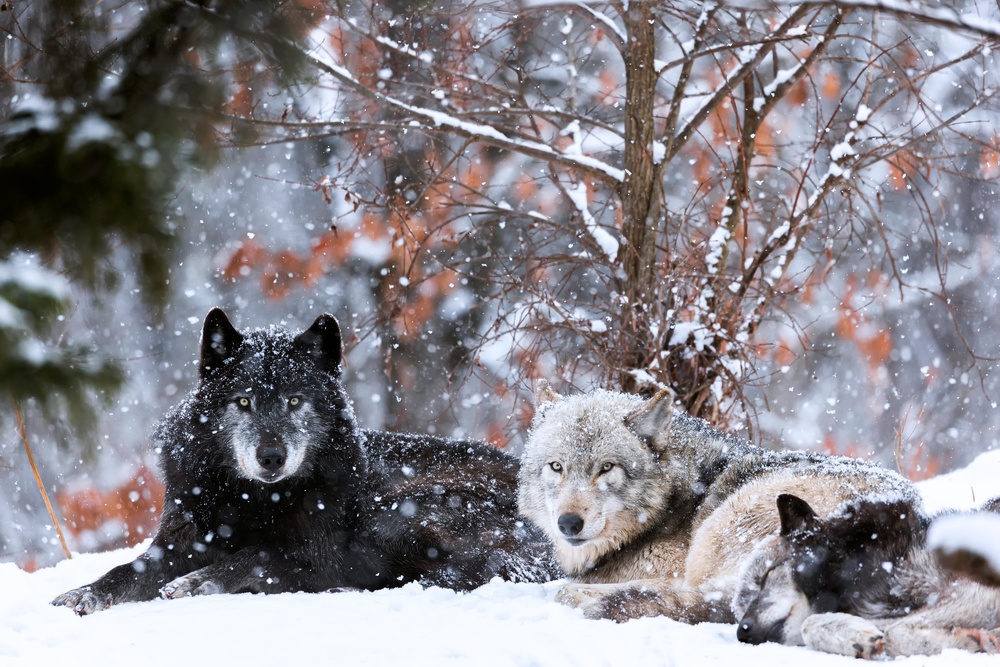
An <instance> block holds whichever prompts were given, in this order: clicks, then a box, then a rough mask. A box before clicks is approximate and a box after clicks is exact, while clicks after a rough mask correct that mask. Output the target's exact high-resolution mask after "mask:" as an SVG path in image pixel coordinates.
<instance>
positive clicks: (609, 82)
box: [594, 68, 620, 106]
mask: <svg viewBox="0 0 1000 667" xmlns="http://www.w3.org/2000/svg"><path fill="white" fill-rule="evenodd" d="M619 84H620V82H619V81H618V77H617V76H615V74H614V73H613V72H612V71H611V68H607V69H604V70H602V71H601V73H600V74H599V75H598V76H597V93H596V94H595V95H594V99H596V100H597V103H598V104H602V105H604V106H611V105H612V104H614V103H615V102H617V101H618V99H619V97H620V94H619V92H618V88H619Z"/></svg>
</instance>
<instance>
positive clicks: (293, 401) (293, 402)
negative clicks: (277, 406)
mask: <svg viewBox="0 0 1000 667" xmlns="http://www.w3.org/2000/svg"><path fill="white" fill-rule="evenodd" d="M300 405H302V399H301V398H299V397H298V396H292V397H291V398H290V399H288V407H289V408H291V409H293V410H294V409H295V408H297V407H299V406H300Z"/></svg>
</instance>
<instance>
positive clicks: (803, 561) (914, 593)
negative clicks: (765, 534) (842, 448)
mask: <svg viewBox="0 0 1000 667" xmlns="http://www.w3.org/2000/svg"><path fill="white" fill-rule="evenodd" d="M777 509H778V516H779V517H780V522H781V528H780V532H779V534H778V535H775V536H773V537H772V538H769V539H768V540H766V541H764V542H761V543H760V544H759V545H758V546H757V548H756V549H755V550H754V552H753V554H751V556H750V558H749V559H748V561H747V563H746V565H745V567H744V569H743V572H742V575H741V579H740V584H739V586H738V588H737V593H736V596H735V597H734V599H733V610H734V613H735V614H736V615H737V618H740V619H742V620H740V622H739V627H738V630H737V637H738V638H739V639H740V640H741V641H744V642H748V643H752V644H758V643H761V642H764V641H774V642H780V643H784V644H793V645H795V644H799V645H801V644H805V645H807V646H810V647H812V648H816V649H820V650H823V651H826V652H830V653H840V654H845V655H853V656H856V657H863V658H871V657H875V656H878V655H882V654H887V655H890V656H898V655H915V654H930V653H938V652H940V651H941V650H942V649H945V648H961V649H966V650H973V651H988V652H995V651H997V650H998V648H1000V646H998V644H997V638H996V636H995V635H994V634H993V633H991V632H989V631H990V630H992V629H993V628H996V627H997V626H1000V591H997V590H996V589H991V588H988V587H984V586H981V585H980V584H977V583H974V582H973V581H971V580H968V579H963V578H961V577H958V576H956V575H954V574H952V573H950V572H949V571H947V570H946V569H944V568H942V567H941V566H940V564H939V563H938V561H937V559H936V558H935V557H934V554H933V553H932V551H931V550H930V549H929V548H928V546H927V535H928V525H929V524H930V520H929V519H928V517H926V516H925V515H924V514H923V513H922V512H921V509H920V507H919V505H918V504H917V503H916V502H914V501H913V500H912V499H899V498H897V499H891V500H886V499H878V498H869V499H860V500H855V501H852V502H849V503H847V504H845V505H844V506H843V507H842V508H841V510H840V511H838V512H836V513H834V514H832V515H830V516H828V517H825V518H820V517H819V516H817V515H816V513H815V512H814V511H813V509H812V507H810V506H809V504H808V503H806V502H805V501H804V500H802V499H800V498H798V497H797V496H795V495H792V494H782V495H779V496H778V497H777Z"/></svg>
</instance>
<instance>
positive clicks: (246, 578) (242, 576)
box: [160, 546, 351, 599]
mask: <svg viewBox="0 0 1000 667" xmlns="http://www.w3.org/2000/svg"><path fill="white" fill-rule="evenodd" d="M323 558H324V555H322V554H318V553H313V552H311V551H309V550H308V549H306V548H298V549H297V548H294V547H289V548H286V549H282V550H280V551H278V550H276V549H272V548H270V547H267V546H254V547H246V548H244V549H240V550H239V551H236V552H234V553H231V554H225V555H223V556H218V555H217V557H216V558H215V559H214V560H213V561H212V563H211V564H210V565H206V566H205V567H202V568H201V569H198V570H195V571H193V572H191V573H189V574H185V575H184V576H181V577H177V578H176V579H174V580H172V581H170V582H168V583H166V585H164V586H163V587H162V589H160V595H161V596H162V597H164V598H168V599H174V598H182V597H188V596H191V595H214V594H217V593H247V592H251V593H286V592H290V591H305V592H318V591H321V590H328V589H332V588H337V587H348V588H349V587H351V586H350V583H349V582H348V581H347V580H345V579H343V578H342V577H341V578H330V577H326V576H324V574H325V573H329V572H339V571H340V570H341V569H342V566H341V563H339V562H332V559H333V558H334V556H333V554H325V559H326V560H325V561H324V560H323ZM312 563H317V564H318V565H320V567H319V568H318V569H317V568H314V567H313V565H312Z"/></svg>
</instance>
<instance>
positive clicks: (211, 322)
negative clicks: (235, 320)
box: [198, 308, 243, 377]
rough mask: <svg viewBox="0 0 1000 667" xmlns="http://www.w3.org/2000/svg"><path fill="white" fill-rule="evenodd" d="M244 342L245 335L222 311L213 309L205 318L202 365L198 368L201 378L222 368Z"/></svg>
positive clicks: (202, 337) (202, 334)
mask: <svg viewBox="0 0 1000 667" xmlns="http://www.w3.org/2000/svg"><path fill="white" fill-rule="evenodd" d="M242 342H243V334H241V333H240V332H239V331H237V330H236V328H235V327H234V326H233V325H232V323H231V322H230V321H229V318H228V317H226V314H225V313H224V312H223V311H222V309H221V308H213V309H212V310H211V311H210V312H209V313H208V315H207V316H206V317H205V326H204V328H203V329H202V331H201V363H200V364H199V366H198V371H199V373H200V374H201V377H206V376H207V375H208V374H209V373H211V372H212V371H215V370H218V369H219V368H222V365H223V364H224V363H225V361H226V359H231V358H232V357H233V355H235V354H236V348H238V347H239V346H240V344H241V343H242Z"/></svg>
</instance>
